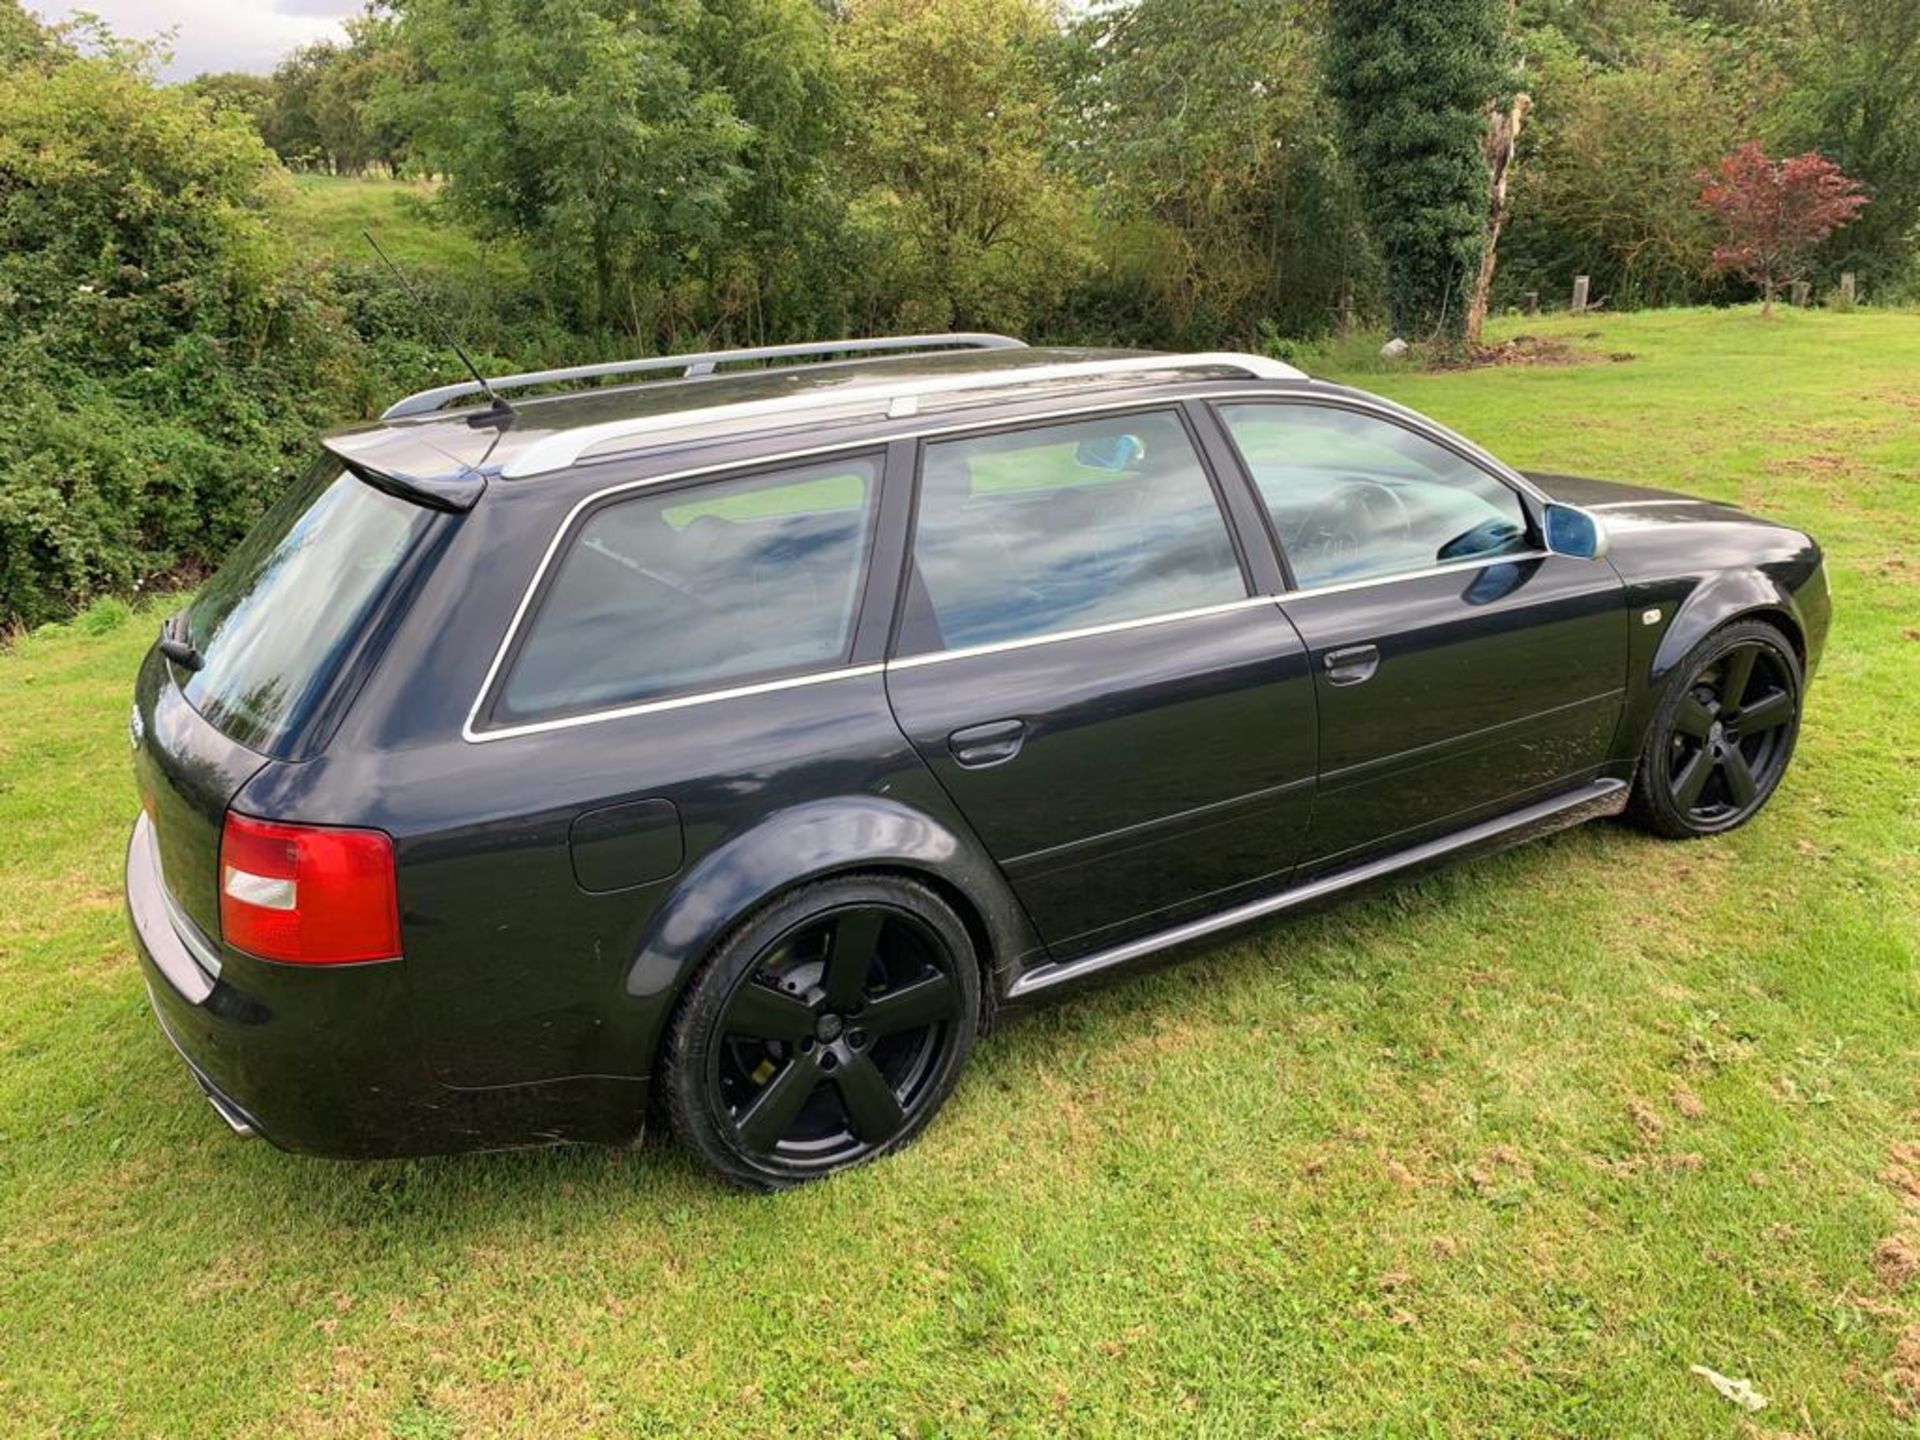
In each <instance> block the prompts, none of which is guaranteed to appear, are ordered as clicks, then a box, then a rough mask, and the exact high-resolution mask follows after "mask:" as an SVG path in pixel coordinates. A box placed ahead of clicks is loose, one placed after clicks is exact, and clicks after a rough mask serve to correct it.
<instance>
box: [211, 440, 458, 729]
mask: <svg viewBox="0 0 1920 1440" xmlns="http://www.w3.org/2000/svg"><path fill="white" fill-rule="evenodd" d="M428 523H429V514H428V512H427V511H426V510H423V509H422V508H421V507H420V506H418V505H414V504H410V503H409V502H407V501H405V500H401V499H399V498H397V497H395V496H392V495H388V494H386V493H384V492H383V491H379V490H376V489H374V488H373V487H372V486H371V485H368V484H366V483H365V482H364V481H361V480H358V479H355V478H354V477H353V476H352V475H350V474H348V473H346V472H345V471H343V470H342V469H341V467H340V466H339V464H338V463H337V462H333V461H327V462H324V463H323V464H321V465H320V466H318V467H317V468H316V469H315V470H314V471H313V472H312V473H311V474H310V475H308V477H307V478H306V479H305V480H304V481H303V482H301V483H300V484H299V485H296V486H295V487H294V488H293V489H292V490H290V491H288V492H287V493H286V494H285V495H284V496H282V497H281V499H280V500H279V502H278V503H277V504H275V505H274V507H273V508H272V509H271V510H269V511H268V512H267V514H266V516H265V518H263V519H262V520H261V522H260V523H259V524H258V525H257V526H255V527H254V529H253V531H252V533H251V534H249V535H248V536H247V538H246V539H245V540H243V541H241V542H240V544H239V545H238V546H237V547H236V548H235V549H234V551H233V553H232V555H231V556H229V557H228V559H227V563H226V564H225V565H223V566H221V567H220V570H219V572H218V573H217V574H215V575H214V577H213V579H212V580H210V581H208V582H207V585H206V588H205V589H203V590H202V591H201V592H200V595H199V597H198V598H197V599H196V600H195V601H194V602H193V604H192V605H191V606H190V607H189V608H188V610H187V616H186V625H187V638H188V639H189V640H191V641H192V643H193V645H194V648H196V649H197V650H198V651H199V652H200V654H201V656H202V658H203V659H204V660H205V661H206V664H205V665H204V666H203V667H202V668H201V669H199V670H197V671H195V672H193V673H191V674H189V675H187V678H186V683H185V686H184V687H183V688H184V690H185V693H186V697H187V701H188V703H189V704H191V705H192V706H193V707H194V709H196V710H198V711H199V712H200V713H201V714H202V715H203V716H205V717H206V719H207V720H208V721H209V722H210V723H211V724H213V725H214V726H216V727H218V728H219V729H220V730H221V731H222V732H223V733H225V734H226V735H227V736H228V737H230V738H231V739H233V740H236V741H238V742H239V743H240V744H242V745H245V746H247V747H249V748H250V749H254V750H260V751H263V752H265V753H267V754H274V753H277V752H278V751H280V750H281V749H283V748H284V745H285V742H286V741H287V739H288V738H289V737H290V736H291V735H292V734H293V733H294V732H295V731H296V730H298V728H299V727H300V726H301V725H302V724H303V723H305V721H306V720H307V719H308V718H309V716H310V715H311V714H312V712H313V708H314V706H315V705H317V704H318V703H319V701H320V699H321V697H322V696H323V695H324V694H325V692H326V687H327V685H328V683H329V682H330V681H331V680H332V678H333V674H334V671H335V669H336V668H337V666H338V664H339V661H340V658H341V655H342V654H343V653H344V651H345V650H346V648H347V646H348V645H349V644H350V643H351V642H352V640H353V639H354V637H355V635H356V634H357V633H358V631H359V627H360V625H361V624H362V622H363V621H364V620H365V619H366V618H367V615H368V612H369V611H370V610H371V609H372V608H373V606H374V605H375V604H376V602H377V601H378V600H379V598H380V595H381V594H382V592H383V591H384V590H385V589H386V587H387V584H388V582H389V581H391V580H392V579H393V576H394V574H395V572H396V571H397V570H398V569H399V568H400V562H401V561H402V559H404V558H405V556H406V554H407V551H408V549H409V548H410V547H411V546H412V544H413V542H414V541H415V540H416V539H417V538H418V537H419V535H420V533H421V531H422V530H423V529H424V528H425V527H426V525H427V524H428ZM182 673H184V672H182Z"/></svg>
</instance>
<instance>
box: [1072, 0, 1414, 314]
mask: <svg viewBox="0 0 1920 1440" xmlns="http://www.w3.org/2000/svg"><path fill="white" fill-rule="evenodd" d="M1323 30H1324V14H1323V12H1322V9H1321V7H1320V5H1319V4H1318V3H1317V0H1282V3H1275V4H1265V5H1253V4H1248V3H1246V0H1131V3H1126V4H1119V5H1113V6H1109V7H1105V8H1101V9H1096V10H1095V11H1093V12H1092V13H1090V14H1089V15H1087V16H1085V17H1084V18H1082V19H1081V20H1079V21H1078V22H1077V23H1075V24H1074V25H1073V26H1072V27H1071V29H1070V31H1069V33H1068V35H1067V37H1066V40H1065V43H1064V44H1063V46H1062V57H1063V65H1062V72H1063V75H1064V77H1065V88H1066V101H1067V103H1066V105H1065V107H1064V114H1065V123H1064V124H1063V125H1062V126H1061V127H1060V130H1061V134H1060V135H1059V137H1058V138H1057V144H1058V153H1059V156H1060V159H1061V161H1062V162H1063V163H1064V164H1065V165H1066V166H1067V167H1069V168H1070V169H1071V170H1072V171H1073V172H1074V173H1076V174H1078V175H1079V176H1080V177H1081V178H1082V179H1084V180H1085V181H1086V182H1087V183H1088V184H1089V185H1090V186H1091V187H1093V189H1094V191H1095V193H1096V194H1097V195H1098V197H1099V203H1100V206H1101V209H1102V211H1103V213H1104V214H1106V215H1107V216H1109V217H1111V218H1112V219H1115V220H1118V221H1119V222H1121V225H1122V226H1123V227H1124V226H1125V225H1126V224H1127V223H1128V222H1134V221H1139V220H1145V221H1148V222H1150V223H1151V224H1152V225H1153V226H1155V227H1157V228H1158V230H1159V233H1160V235H1161V236H1162V237H1163V243H1162V244H1161V245H1159V246H1158V247H1156V248H1155V251H1154V261H1155V263H1154V271H1155V274H1154V282H1155V286H1156V289H1157V290H1158V291H1159V292H1160V293H1161V295H1162V296H1163V298H1164V300H1165V311H1166V317H1165V319H1164V320H1163V321H1162V324H1163V326H1170V327H1171V328H1172V329H1173V330H1174V331H1176V332H1177V333H1179V334H1182V335H1186V336H1191V337H1192V338H1194V339H1195V340H1196V341H1200V342H1203V343H1209V342H1212V341H1214V340H1218V339H1226V338H1236V339H1238V340H1241V341H1246V340H1250V339H1252V338H1253V337H1254V336H1255V335H1256V334H1257V333H1258V331H1259V329H1260V327H1261V325H1262V324H1263V323H1265V324H1269V325H1271V326H1273V327H1274V328H1278V329H1284V330H1289V331H1295V332H1298V331H1315V330H1320V329H1324V328H1325V327H1326V324H1327V322H1328V319H1329V317H1331V316H1333V315H1335V314H1336V313H1338V312H1340V311H1341V310H1343V309H1345V308H1348V302H1350V301H1351V300H1352V298H1353V296H1354V295H1355V293H1356V292H1359V293H1360V294H1361V295H1362V297H1363V298H1365V297H1367V296H1369V295H1370V292H1371V291H1372V289H1373V288H1374V285H1375V283H1376V276H1375V267H1374V265H1373V264H1372V263H1371V261H1370V254H1369V249H1368V245H1367V242H1366V236H1365V233H1364V227H1363V225H1362V223H1361V221H1360V216H1359V214H1358V208H1357V203H1356V200H1355V197H1354V194H1353V190H1352V186H1351V184H1350V182H1349V180H1348V177H1347V172H1346V168H1345V166H1344V165H1343V164H1342V162H1341V157H1340V153H1339V147H1338V146H1337V144H1336V143H1335V130H1336V128H1337V127H1336V125H1335V123H1334V116H1333V114H1332V107H1331V104H1330V102H1329V100H1328V98H1327V95H1326V92H1325V89H1324V87H1323V86H1322V84H1321V82H1320V74H1321V70H1322V57H1321V48H1322V36H1323ZM1121 233H1123V234H1124V233H1125V230H1124V228H1123V229H1122V232H1121Z"/></svg>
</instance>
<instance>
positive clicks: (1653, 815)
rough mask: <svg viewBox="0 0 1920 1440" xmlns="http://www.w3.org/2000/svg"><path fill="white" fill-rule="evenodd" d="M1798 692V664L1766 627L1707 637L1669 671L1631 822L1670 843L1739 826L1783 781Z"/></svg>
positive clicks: (1753, 623) (1756, 624) (1796, 726)
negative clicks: (1661, 836)
mask: <svg viewBox="0 0 1920 1440" xmlns="http://www.w3.org/2000/svg"><path fill="white" fill-rule="evenodd" d="M1801 688H1802V679H1801V671H1800V661H1799V659H1798V657H1797V656H1795V654H1794V651H1793V646H1792V645H1791V644H1789V643H1788V641H1787V638H1786V636H1784V635H1782V634H1781V633H1780V632H1779V631H1778V630H1777V629H1775V628H1774V627H1773V626H1772V625H1769V624H1767V623H1765V622H1764V621H1757V620H1748V621H1742V622H1740V623H1738V624H1734V625H1729V626H1726V627H1725V628H1724V629H1720V630H1716V631H1714V632H1713V634H1711V635H1709V636H1708V637H1707V638H1706V639H1705V640H1703V641H1701V642H1700V644H1698V645H1697V646H1695V647H1694V648H1693V650H1692V651H1691V652H1690V653H1689V654H1688V655H1687V657H1686V658H1685V659H1684V660H1682V661H1681V662H1680V664H1679V665H1678V666H1676V667H1675V669H1674V674H1673V678H1672V680H1671V681H1669V682H1668V686H1667V691H1666V694H1665V695H1664V696H1663V697H1662V699H1661V701H1660V704H1659V706H1658V707H1657V708H1656V709H1655V711H1654V716H1653V723H1652V724H1651V725H1650V726H1649V727H1648V729H1647V738H1646V743H1645V747H1644V748H1643V749H1642V751H1641V755H1640V769H1639V773H1638V775H1637V776H1636V778H1635V781H1634V793H1633V804H1632V808H1631V813H1632V815H1633V817H1634V818H1635V819H1636V820H1638V821H1639V822H1640V823H1641V824H1642V825H1643V826H1645V827H1646V828H1647V829H1649V830H1651V831H1653V832H1654V833H1655V834H1657V835H1664V836H1667V837H1668V838H1670V839H1676V840H1685V839H1692V838H1694V837H1697V836H1702V835H1718V834H1721V833H1723V832H1725V831H1728V830H1732V829H1734V828H1735V827H1736V826H1739V825H1744V824H1746V822H1747V821H1749V820H1751V819H1752V818H1753V817H1754V816H1755V815H1756V814H1758V813H1759V811H1760V807H1761V806H1763V805H1765V804H1766V803H1767V800H1768V798H1769V797H1770V796H1771V795H1772V794H1773V792H1774V789H1775V788H1776V787H1777V786H1778V785H1779V784H1780V778H1781V776H1783V775H1785V774H1786V772H1787V762H1788V761H1789V760H1790V759H1792V757H1793V742H1794V739H1795V737H1796V736H1797V735H1798V734H1799V730H1800V700H1801Z"/></svg>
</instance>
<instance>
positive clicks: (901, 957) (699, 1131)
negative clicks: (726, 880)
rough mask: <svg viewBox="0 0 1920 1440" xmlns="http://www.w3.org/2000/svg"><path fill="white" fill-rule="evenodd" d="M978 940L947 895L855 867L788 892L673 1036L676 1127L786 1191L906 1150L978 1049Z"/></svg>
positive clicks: (727, 1171) (713, 1159) (711, 1154)
mask: <svg viewBox="0 0 1920 1440" xmlns="http://www.w3.org/2000/svg"><path fill="white" fill-rule="evenodd" d="M979 1008H980V981H979V971H978V966H977V964H976V962H975V959H974V954H973V947H972V945H971V943H970V941H969V939H968V937H967V933H966V929H965V927H964V926H963V925H961V923H960V921H959V919H958V917H956V916H955V915H954V914H953V912H952V910H951V909H950V908H949V907H948V906H947V905H946V904H945V903H944V902H942V901H941V900H940V899H939V897H937V896H936V895H934V894H933V893H932V892H931V891H929V890H927V889H925V888H924V887H922V886H920V885H917V884H915V883H914V882H912V881H909V880H904V879H900V878H897V877H894V876H853V877H847V878H845V879H838V880H830V881H826V882H823V883H821V884H818V885H812V886H808V887H807V888H805V889H803V890H801V891H798V892H796V893H795V894H793V895H791V896H788V897H785V898H784V899H782V900H779V901H776V902H775V903H774V904H773V905H771V906H770V907H768V908H767V909H766V910H764V911H762V912H761V913H760V914H759V915H757V916H756V917H754V918H753V919H752V920H750V921H749V922H748V923H747V924H746V925H745V926H743V927H742V928H741V929H740V930H739V931H737V932H736V933H735V934H734V936H733V937H731V938H730V939H729V940H728V941H727V942H726V943H725V944H724V945H722V947H721V949H720V951H719V952H718V953H717V954H716V955H715V956H714V958H713V959H712V960H711V961H710V962H709V963H708V965H707V967H706V968H705V969H704V970H703V971H702V972H701V974H700V975H699V977H698V978H696V980H695V981H694V983H693V986H692V987H691V990H690V993H689V995H688V997H687V999H686V1001H685V1003H684V1004H683V1005H682V1007H681V1010H680V1012H679V1014H678V1015H677V1016H676V1018H675V1021H674V1024H673V1026H672V1031H671V1034H670V1036H669V1039H668V1047H669V1048H668V1053H667V1060H666V1064H665V1066H664V1072H665V1073H664V1077H663V1078H664V1083H665V1091H666V1098H667V1108H668V1114H669V1116H670V1118H671V1119H672V1121H673V1125H674V1129H675V1131H676V1132H677V1133H678V1134H679V1135H680V1136H681V1138H682V1139H683V1140H685V1141H686V1142H687V1143H688V1144H689V1145H690V1146H691V1147H692V1148H693V1149H694V1151H695V1152H696V1153H697V1154H699V1155H700V1156H701V1158H703V1159H704V1160H706V1161H707V1163H708V1164H710V1165H712V1166H713V1167H714V1168H715V1169H716V1170H718V1171H719V1172H720V1173H721V1174H723V1175H725V1176H726V1177H727V1178H728V1179H731V1180H733V1181H735V1182H737V1183H740V1184H743V1185H748V1186H751V1187H755V1188H762V1189H774V1188H779V1187H782V1186H785V1185H791V1184H795V1183H797V1182H799V1181H802V1180H807V1179H812V1178H815V1177H817V1176H820V1175H824V1174H827V1173H829V1172H831V1171H835V1170H840V1169H844V1168H846V1167H847V1166H849V1165H856V1164H859V1163H861V1162H862V1161H865V1160H869V1159H872V1158H873V1157H875V1156H876V1155H879V1154H882V1153H884V1152H886V1151H888V1150H892V1149H894V1148H896V1147H898V1146H900V1145H902V1144H904V1143H905V1142H906V1141H907V1140H909V1139H910V1138H912V1136H913V1135H915V1134H916V1133H917V1132H918V1131H919V1130H920V1129H921V1128H922V1127H923V1126H924V1125H925V1124H926V1123H927V1121H928V1120H930V1119H931V1118H932V1116H933V1113H934V1111H935V1110H937V1109H938V1108H939V1107H940V1104H941V1102H943V1101H944V1100H945V1099H946V1097H947V1095H948V1094H949V1093H950V1092H951V1090H952V1088H953V1085H954V1082H955V1081H956V1080H957V1078H958V1076H959V1072H960V1068H961V1066H962V1064H963V1063H964V1062H965V1060H966V1056H967V1052H968V1050H969V1049H970V1048H971V1046H972V1042H973V1036H974V1031H975V1029H976V1025H977V1016H978V1013H979Z"/></svg>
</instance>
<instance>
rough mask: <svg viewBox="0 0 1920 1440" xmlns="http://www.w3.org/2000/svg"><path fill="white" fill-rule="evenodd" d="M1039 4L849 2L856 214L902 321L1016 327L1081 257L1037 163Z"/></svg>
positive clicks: (1066, 192)
mask: <svg viewBox="0 0 1920 1440" xmlns="http://www.w3.org/2000/svg"><path fill="white" fill-rule="evenodd" d="M1053 27H1054V12H1053V10H1052V7H1051V5H1050V4H1049V3H1046V0H853V3H852V4H851V5H850V6H849V7H848V15H847V19H846V21H845V24H844V28H843V29H842V31H841V33H840V36H839V44H838V47H837V51H838V63H839V75H840V81H841V86H842V91H843V93H844V94H846V95H848V96H850V97H852V96H857V97H858V103H857V104H856V105H854V106H853V107H852V109H851V112H850V115H849V118H848V122H847V130H848V145H847V151H846V163H847V173H848V175H849V177H850V178H851V179H852V180H853V182H854V183H855V184H856V185H857V186H859V187H861V188H860V192H859V194H858V198H857V199H856V201H855V204H854V219H855V222H856V224H857V225H865V226H871V227H872V229H873V230H874V231H875V232H877V234H878V235H880V236H882V237H885V244H884V251H885V253H884V255H883V257H882V263H883V266H884V268H883V270H882V271H881V273H880V274H879V275H878V276H877V277H875V278H876V279H877V281H878V288H879V290H880V292H881V294H882V296H883V297H884V299H883V303H882V308H884V309H890V310H892V311H893V312H894V313H895V314H896V315H897V316H898V323H899V325H900V327H901V328H904V329H909V330H914V329H944V328H948V327H950V326H951V327H953V328H959V329H974V328H1016V329H1019V328H1026V326H1027V325H1028V324H1029V323H1030V322H1031V321H1032V319H1033V318H1034V316H1035V315H1036V314H1037V313H1040V312H1043V311H1044V310H1045V309H1046V308H1048V307H1049V306H1051V305H1053V304H1057V303H1058V301H1059V300H1060V298H1061V297H1062V296H1063V295H1064V294H1065V293H1066V291H1067V289H1068V287H1069V286H1070V285H1071V284H1072V283H1073V281H1074V280H1075V279H1076V278H1077V276H1078V273H1079V272H1080V271H1081V270H1082V269H1083V268H1084V266H1085V265H1086V264H1087V262H1088V259H1089V255H1088V252H1087V250H1086V248H1085V246H1084V245H1083V244H1082V243H1081V242H1080V239H1079V237H1080V236H1081V235H1082V234H1083V233H1084V231H1085V229H1086V217H1085V213H1084V208H1083V206H1082V203H1081V200H1080V197H1079V196H1078V195H1077V193H1076V192H1075V191H1074V189H1073V188H1072V187H1071V186H1070V185H1069V184H1068V183H1066V182H1065V181H1063V180H1062V179H1061V178H1060V177H1058V176H1057V175H1056V174H1054V173H1053V172H1052V171H1051V170H1050V169H1049V168H1048V166H1047V164H1046V148H1047V139H1048V133H1049V126H1050V124H1051V112H1052V109H1053V105H1054V101H1055V96H1054V94H1053V91H1052V88H1051V86H1050V84H1049V82H1048V78H1047V72H1046V68H1045V66H1044V64H1043V58H1042V49H1043V47H1044V46H1045V44H1046V43H1047V42H1048V40H1049V39H1050V38H1051V37H1052V35H1053V33H1054V28H1053Z"/></svg>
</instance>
